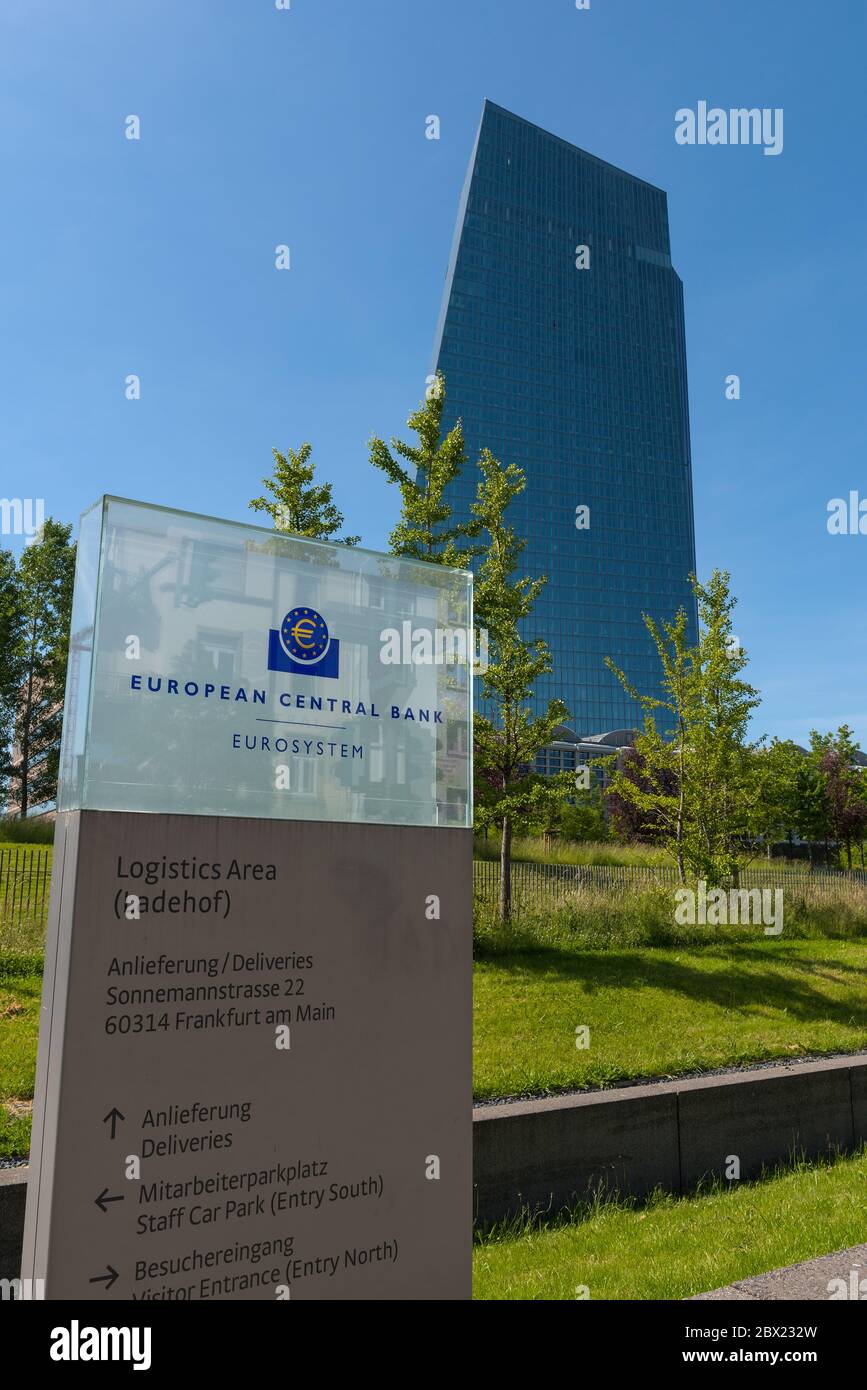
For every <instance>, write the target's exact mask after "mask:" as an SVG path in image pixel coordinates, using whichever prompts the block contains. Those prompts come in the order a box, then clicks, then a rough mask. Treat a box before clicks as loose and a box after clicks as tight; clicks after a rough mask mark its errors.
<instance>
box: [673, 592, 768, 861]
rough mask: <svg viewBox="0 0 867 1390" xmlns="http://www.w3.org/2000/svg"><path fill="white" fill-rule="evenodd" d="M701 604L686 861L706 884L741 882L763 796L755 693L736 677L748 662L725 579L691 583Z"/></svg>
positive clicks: (694, 667) (690, 747)
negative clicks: (754, 732)
mask: <svg viewBox="0 0 867 1390" xmlns="http://www.w3.org/2000/svg"><path fill="white" fill-rule="evenodd" d="M690 582H691V583H692V586H693V590H694V592H695V595H696V599H697V600H698V618H699V640H698V646H697V648H696V656H695V659H694V661H693V678H694V680H695V687H696V688H695V695H696V698H695V701H694V720H693V723H692V726H691V728H690V730H689V762H690V773H691V781H692V792H693V805H692V817H691V820H690V822H689V823H688V838H689V841H690V843H689V844H688V845H687V855H688V857H689V859H690V860H691V862H692V864H693V866H694V867H695V868H696V870H697V871H698V872H699V873H700V874H701V876H702V877H705V878H706V879H707V880H708V882H709V883H719V882H720V880H721V879H724V878H729V877H733V878H734V879H735V880H736V879H737V875H738V867H739V863H740V859H741V857H742V855H743V846H744V843H745V841H746V840H747V839H748V837H749V830H750V825H751V822H752V821H753V820H754V818H755V808H756V806H757V804H758V803H759V801H760V799H761V797H762V794H763V779H762V776H761V769H760V764H759V763H758V762H757V760H756V758H755V757H754V753H755V751H756V745H755V744H750V743H748V742H747V728H748V725H749V721H750V718H751V716H752V713H753V710H754V709H756V708H757V707H758V705H759V704H760V700H759V696H758V692H757V691H756V690H755V689H754V688H753V686H751V685H750V684H749V683H748V682H747V681H745V680H743V679H742V676H741V673H742V671H743V670H744V668H745V667H746V665H747V661H748V658H747V656H746V653H745V652H744V651H743V649H742V648H741V647H740V645H739V644H738V642H737V639H736V638H735V637H734V634H733V632H732V613H733V610H734V607H735V604H736V602H737V600H736V599H734V598H733V597H732V595H731V593H730V590H729V575H728V574H727V573H726V572H724V571H720V570H714V571H713V574H712V575H711V577H710V580H709V581H708V583H707V584H700V583H699V582H698V580H697V579H696V578H695V576H694V575H692V576H691V577H690Z"/></svg>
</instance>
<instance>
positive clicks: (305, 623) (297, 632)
mask: <svg viewBox="0 0 867 1390" xmlns="http://www.w3.org/2000/svg"><path fill="white" fill-rule="evenodd" d="M315 631H316V624H315V623H314V622H313V621H312V619H310V618H299V619H298V621H297V623H296V624H295V626H294V627H293V629H292V636H293V638H294V639H295V641H296V642H297V643H298V645H299V647H312V646H313V634H314V632H315Z"/></svg>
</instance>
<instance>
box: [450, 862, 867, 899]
mask: <svg viewBox="0 0 867 1390" xmlns="http://www.w3.org/2000/svg"><path fill="white" fill-rule="evenodd" d="M678 883H679V879H678V876H677V869H676V868H674V867H668V866H665V865H645V864H634V865H633V864H622V865H621V864H611V865H608V864H528V863H524V862H521V861H513V863H512V899H513V901H515V902H518V901H521V900H523V901H525V902H534V903H539V904H544V903H550V902H561V901H562V900H563V899H564V898H567V897H569V895H570V894H572V893H575V892H576V891H579V890H581V889H600V890H604V891H606V892H621V893H634V892H640V891H641V890H642V889H645V888H653V887H672V888H676V887H677V886H678ZM851 883H855V884H859V885H860V886H861V887H863V888H864V889H865V890H867V871H864V870H861V869H858V870H853V871H852V872H851V873H848V872H844V871H842V870H833V869H812V870H811V869H800V868H798V869H789V868H783V867H782V866H779V865H778V866H777V867H774V866H773V865H767V866H761V867H759V866H751V867H749V868H747V869H743V870H742V871H741V874H740V877H739V880H738V886H739V887H741V888H782V889H789V890H793V889H794V890H803V889H805V888H819V889H826V890H827V889H831V888H839V887H841V886H845V885H846V884H851ZM473 888H474V891H475V894H476V897H477V898H481V899H482V900H483V901H486V902H494V901H495V900H496V898H497V896H498V894H499V891H500V865H499V863H498V862H496V861H495V860H487V859H477V860H476V861H475V863H474V865H473Z"/></svg>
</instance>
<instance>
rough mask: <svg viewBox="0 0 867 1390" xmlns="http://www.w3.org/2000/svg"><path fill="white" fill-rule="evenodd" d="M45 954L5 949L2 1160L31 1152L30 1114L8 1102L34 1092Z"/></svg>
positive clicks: (0, 982)
mask: <svg viewBox="0 0 867 1390" xmlns="http://www.w3.org/2000/svg"><path fill="white" fill-rule="evenodd" d="M41 993H42V956H41V955H33V954H30V955H21V954H16V953H13V952H11V951H0V1158H8V1157H10V1156H11V1155H26V1154H27V1153H28V1151H29V1148H30V1115H29V1114H27V1113H20V1107H17V1106H16V1107H14V1109H13V1110H12V1111H10V1110H9V1109H8V1108H7V1104H6V1102H9V1101H23V1100H28V1099H31V1098H32V1096H33V1082H34V1079H35V1073H36V1043H37V1037H38V1033H39V1000H40V996H41Z"/></svg>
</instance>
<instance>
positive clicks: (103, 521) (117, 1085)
mask: <svg viewBox="0 0 867 1390" xmlns="http://www.w3.org/2000/svg"><path fill="white" fill-rule="evenodd" d="M471 616H472V615H471V598H470V588H469V581H468V577H467V576H466V575H463V574H458V573H456V572H454V571H447V570H444V569H440V568H439V567H435V566H428V565H421V564H414V563H410V562H405V561H402V560H395V559H393V558H392V557H388V556H376V555H372V554H370V552H360V551H353V550H350V549H348V548H346V547H341V546H337V545H323V544H319V543H312V542H304V541H299V540H296V539H295V538H291V537H286V536H280V535H276V536H275V535H274V534H273V533H270V532H267V531H263V530H260V529H259V528H254V527H242V526H236V525H234V524H232V523H224V522H217V521H214V520H212V519H208V518H201V517H190V516H186V515H184V514H182V513H177V512H168V511H160V510H157V509H155V508H151V507H144V506H141V505H140V504H138V503H130V502H121V501H118V500H116V499H112V498H107V499H104V500H103V502H102V503H101V504H99V506H98V507H97V508H96V509H94V510H93V511H91V512H90V513H88V514H86V516H85V518H84V519H83V523H82V532H81V545H80V550H79V556H78V568H77V572H76V592H75V600H74V614H73V637H72V641H73V653H74V656H73V659H71V660H70V668H69V677H68V688H67V704H66V709H65V724H64V744H63V751H62V755H61V767H62V786H61V792H60V798H59V802H60V811H59V814H58V825H57V838H56V843H55V852H54V878H53V881H52V896H51V906H50V912H49V928H48V940H47V943H46V973H45V983H44V993H43V1003H42V1020H41V1030H40V1048H39V1063H38V1073H37V1088H36V1102H35V1107H34V1134H33V1148H32V1154H31V1177H30V1183H29V1187H28V1204H27V1217H26V1226H25V1240H24V1261H23V1268H22V1275H23V1277H24V1278H30V1279H32V1280H34V1281H35V1280H40V1279H41V1280H43V1281H44V1289H45V1296H46V1297H47V1298H49V1299H88V1300H98V1301H105V1300H114V1299H128V1300H135V1301H141V1302H148V1301H153V1300H160V1301H165V1300H174V1301H178V1302H206V1301H214V1300H226V1301H233V1300H237V1299H260V1300H261V1299H265V1300H271V1301H286V1300H293V1299H294V1300H298V1299H302V1300H303V1299H380V1298H387V1299H439V1298H468V1297H469V1296H470V1251H471V1181H472V1178H471V1150H472V1141H471V1108H472V1099H471V937H472V925H471V902H472V847H471V831H470V830H469V829H468V825H467V822H468V817H469V814H470V803H471V783H470V775H469V740H468V729H469V698H470V676H469V672H468V670H467V669H465V668H464V669H461V666H460V663H455V662H454V661H451V662H449V661H443V662H441V663H439V664H437V663H436V662H435V661H434V662H431V663H430V664H425V662H424V661H419V662H417V663H412V655H411V651H410V663H402V662H394V661H393V660H386V661H382V660H380V653H381V651H384V650H386V649H387V644H388V642H389V638H388V633H389V631H390V630H391V631H392V632H393V631H394V630H395V629H396V630H397V631H398V632H400V631H401V625H402V623H404V622H405V621H408V622H410V623H411V624H412V627H413V630H420V631H423V632H429V633H430V634H431V644H430V649H431V650H433V651H435V650H436V645H437V644H436V641H435V640H434V638H435V635H436V633H438V632H440V631H441V630H442V629H443V628H444V627H446V626H449V627H451V629H452V630H455V629H456V628H458V627H461V626H463V627H464V628H466V629H469V628H470V626H471ZM383 633H386V637H384V638H383V637H382V634H383ZM420 645H421V647H422V649H424V650H426V649H427V645H428V644H425V643H422V644H420ZM418 649H419V648H418V646H417V647H416V650H418ZM390 650H391V652H392V655H393V652H394V644H393V643H392V644H391V648H390ZM465 650H466V651H470V650H471V647H470V646H467V648H466V649H465ZM437 716H439V717H437ZM265 740H267V742H263V741H265ZM36 1287H38V1285H36Z"/></svg>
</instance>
